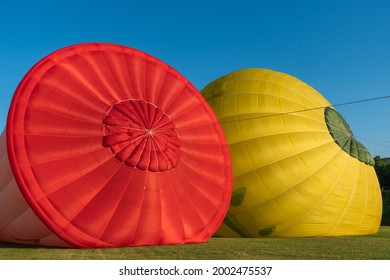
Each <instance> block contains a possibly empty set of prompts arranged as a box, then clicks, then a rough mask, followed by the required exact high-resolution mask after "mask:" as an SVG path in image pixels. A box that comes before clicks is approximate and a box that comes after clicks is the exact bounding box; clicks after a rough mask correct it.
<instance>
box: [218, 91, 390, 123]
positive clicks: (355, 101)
mask: <svg viewBox="0 0 390 280" xmlns="http://www.w3.org/2000/svg"><path fill="white" fill-rule="evenodd" d="M388 98H390V95H386V96H379V97H374V98H368V99H361V100H354V101H348V102H343V103H338V104H332V105H329V106H320V107H314V108H307V109H302V110H296V111H289V112H282V113H275V114H270V115H265V116H257V117H250V118H243V119H239V120H240V121H247V120H255V119H263V118H270V117H276V116H282V115H289V114H295V113H302V112H307V111H314V110H320V109H325V108H327V107H340V106H346V105H352V104H357V103H365V102H371V101H377V100H381V99H388ZM235 121H237V120H228V121H222V122H221V123H229V122H235Z"/></svg>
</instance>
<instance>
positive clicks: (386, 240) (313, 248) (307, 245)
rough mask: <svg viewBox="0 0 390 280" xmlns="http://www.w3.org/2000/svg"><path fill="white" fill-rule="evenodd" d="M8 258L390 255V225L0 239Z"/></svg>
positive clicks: (2, 254)
mask: <svg viewBox="0 0 390 280" xmlns="http://www.w3.org/2000/svg"><path fill="white" fill-rule="evenodd" d="M0 259H3V260H6V259H7V260H36V259H38V260H86V259H89V260H124V259H126V260H261V259H266V260H283V259H291V260H292V259H300V260H311V259H314V260H334V259H336V260H357V259H363V260H380V259H381V260H389V259H390V227H381V228H380V230H379V232H378V233H377V234H375V235H365V236H352V237H306V238H259V239H250V238H211V239H209V240H208V241H207V242H206V243H202V244H190V245H168V246H149V247H128V248H113V249H62V248H47V247H32V246H23V245H17V244H9V243H0Z"/></svg>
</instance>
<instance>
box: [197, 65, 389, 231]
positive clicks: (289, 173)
mask: <svg viewBox="0 0 390 280" xmlns="http://www.w3.org/2000/svg"><path fill="white" fill-rule="evenodd" d="M201 93H202V94H203V95H204V97H205V98H206V99H207V100H208V102H209V103H210V105H211V106H212V108H213V109H214V112H215V113H216V115H217V117H218V119H219V121H220V123H221V125H222V128H223V130H224V132H225V136H226V140H227V142H228V145H229V149H230V152H231V157H232V166H233V177H234V185H233V194H232V200H231V206H230V209H229V212H228V214H227V216H226V219H225V221H224V223H223V225H222V226H221V228H220V229H219V230H218V232H217V235H219V236H226V237H240V236H241V237H264V236H275V237H295V236H339V235H360V234H372V233H375V232H377V231H378V228H379V226H380V221H381V216H382V198H381V191H380V187H379V183H378V179H377V176H376V173H375V170H374V167H373V166H372V165H373V164H374V160H373V158H372V157H371V155H370V154H369V152H368V151H367V149H366V148H365V147H364V146H363V145H362V144H361V143H359V142H358V141H357V140H356V139H355V137H354V136H353V134H352V131H351V129H350V128H349V126H348V124H347V122H346V121H345V120H344V118H343V117H342V116H341V115H340V114H339V113H338V112H337V111H336V110H335V109H334V108H333V107H332V106H331V104H330V103H329V102H328V101H327V100H326V99H325V98H324V97H323V96H322V95H321V94H320V93H319V92H317V91H316V90H315V89H314V88H312V87H310V86H309V85H307V84H305V83H304V82H302V81H300V80H298V79H297V78H294V77H292V76H290V75H288V74H285V73H281V72H277V71H273V70H268V69H259V68H251V69H242V70H239V71H235V72H232V73H230V74H227V75H225V76H223V77H220V78H218V79H216V80H215V81H213V82H211V83H210V84H208V85H207V86H206V87H205V88H204V89H203V90H201Z"/></svg>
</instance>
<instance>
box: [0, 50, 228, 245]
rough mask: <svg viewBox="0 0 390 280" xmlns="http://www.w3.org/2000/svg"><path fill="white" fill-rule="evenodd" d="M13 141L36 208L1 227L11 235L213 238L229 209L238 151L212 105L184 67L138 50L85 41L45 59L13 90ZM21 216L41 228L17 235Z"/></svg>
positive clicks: (9, 130) (21, 181) (111, 241)
mask: <svg viewBox="0 0 390 280" xmlns="http://www.w3.org/2000/svg"><path fill="white" fill-rule="evenodd" d="M4 135H5V133H4V134H3V137H2V138H5V136H4ZM6 138H7V154H8V155H7V157H9V162H10V166H11V168H12V172H13V176H14V177H15V178H14V180H15V181H16V183H17V185H18V187H19V189H20V192H21V193H22V195H23V197H24V198H25V200H26V201H27V203H24V205H23V208H24V209H22V211H24V210H25V209H27V208H29V207H30V208H31V209H32V211H31V213H30V216H32V215H35V218H34V219H35V220H34V222H33V223H32V224H31V223H30V222H29V220H28V219H31V218H28V217H26V218H20V217H15V219H14V221H5V223H4V224H0V239H3V240H6V241H9V242H19V243H28V244H40V245H51V246H73V247H119V246H141V245H161V244H185V243H197V242H204V241H206V240H207V239H208V238H209V237H210V236H211V235H213V234H214V233H215V231H216V230H217V228H218V227H219V226H220V224H221V223H222V221H223V218H224V217H225V214H226V212H227V209H228V207H229V201H230V197H231V188H232V174H231V161H230V154H229V150H228V147H227V145H226V142H225V138H224V135H223V131H222V129H221V127H220V125H219V123H218V120H217V119H216V117H215V115H214V113H213V111H212V109H211V108H210V106H209V105H208V103H207V102H206V101H205V99H204V98H203V97H202V95H201V94H200V93H199V92H198V91H197V90H196V89H195V87H194V86H193V85H192V84H191V83H189V82H188V81H187V80H186V79H185V78H184V77H183V76H182V75H181V74H179V73H178V72H177V71H176V70H174V69H172V68H171V67H170V66H168V65H167V64H165V63H164V62H162V61H160V60H158V59H156V58H154V57H152V56H150V55H148V54H146V53H144V52H141V51H138V50H136V49H132V48H129V47H125V46H120V45H115V44H106V43H87V44H80V45H75V46H70V47H66V48H64V49H61V50H58V51H56V52H54V53H52V54H50V55H48V56H47V57H45V58H44V59H42V60H41V61H40V62H39V63H37V64H36V65H35V66H34V67H33V68H32V69H31V70H30V71H29V72H28V73H27V75H26V76H25V77H24V79H23V80H22V81H21V83H20V85H19V86H18V88H17V90H16V92H15V95H14V97H13V100H12V104H11V106H10V110H9V115H8V121H7V127H6ZM3 141H4V139H3ZM5 181H6V180H5ZM18 191H19V190H18ZM20 199H22V198H21V197H19V200H20ZM4 200H6V196H5V197H4ZM22 204H23V203H22ZM0 205H1V204H0ZM0 209H1V206H0ZM1 212H3V210H1ZM16 212H17V211H16ZM16 212H15V213H16ZM15 213H14V214H13V215H14V216H15V215H16V214H15ZM36 220H37V221H36ZM37 223H41V224H40V225H39V227H40V228H42V230H34V226H35V225H36V224H37ZM11 224H12V225H13V227H15V228H18V227H21V226H22V224H29V226H30V227H31V228H32V231H30V232H32V233H31V234H29V233H28V232H26V231H23V232H20V231H18V232H17V233H16V234H14V233H13V234H11V233H10V232H11V229H10V228H9V225H11ZM49 235H50V236H53V235H54V236H55V238H54V239H56V240H55V241H53V238H52V239H51V240H52V241H50V242H45V239H44V236H49Z"/></svg>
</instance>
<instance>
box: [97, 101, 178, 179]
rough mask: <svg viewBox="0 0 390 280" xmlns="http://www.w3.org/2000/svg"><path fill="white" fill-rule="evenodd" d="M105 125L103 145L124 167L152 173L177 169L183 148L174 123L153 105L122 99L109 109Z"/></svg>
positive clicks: (104, 121)
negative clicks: (180, 150)
mask: <svg viewBox="0 0 390 280" xmlns="http://www.w3.org/2000/svg"><path fill="white" fill-rule="evenodd" d="M103 124H104V131H103V135H104V136H103V143H102V144H103V146H104V147H107V148H109V149H110V150H111V152H112V154H113V155H114V156H115V158H116V159H118V160H119V161H120V162H122V163H123V164H125V165H127V166H130V167H133V168H136V169H140V170H143V171H151V172H164V171H169V170H171V169H173V168H175V167H176V166H177V164H178V159H179V153H178V152H179V148H180V147H179V140H178V138H179V137H178V134H177V131H176V127H175V124H174V123H173V122H172V120H171V118H170V117H169V116H168V115H167V114H166V113H165V112H164V111H163V110H162V109H160V108H159V107H157V106H156V105H154V104H153V103H151V102H146V101H144V100H139V99H129V100H122V101H120V102H118V103H116V104H114V105H113V106H112V107H111V108H110V109H109V110H108V112H107V114H106V116H105V118H104V120H103Z"/></svg>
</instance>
